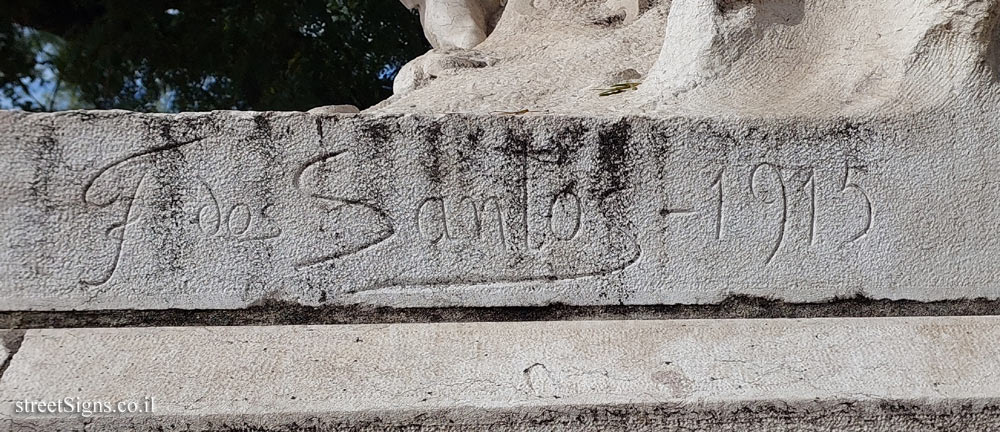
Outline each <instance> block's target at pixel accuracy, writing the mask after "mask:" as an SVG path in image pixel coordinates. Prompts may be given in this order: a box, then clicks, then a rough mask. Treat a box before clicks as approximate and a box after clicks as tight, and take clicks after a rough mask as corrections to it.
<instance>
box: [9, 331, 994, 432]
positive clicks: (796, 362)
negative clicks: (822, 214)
mask: <svg viewBox="0 0 1000 432" xmlns="http://www.w3.org/2000/svg"><path fill="white" fill-rule="evenodd" d="M998 340H1000V317H933V318H831V319H806V320H796V319H761V320H669V321H563V322H508V323H439V324H385V325H374V324H365V325H340V326H273V327H173V328H108V329H45V330H29V331H27V333H26V335H25V337H24V340H23V343H22V345H21V347H20V349H19V351H18V352H17V353H16V354H15V355H14V357H13V360H12V361H11V363H10V367H9V368H8V369H7V370H6V372H5V373H4V375H3V377H2V378H0V410H2V411H0V413H2V414H0V415H2V416H3V417H0V418H2V419H3V420H0V421H3V422H6V423H7V424H9V425H10V426H11V428H12V429H13V430H17V431H20V430H82V429H84V427H86V430H87V431H120V430H140V431H152V430H156V431H164V430H166V431H180V430H184V431H208V430H212V431H286V432H287V431H332V430H348V429H349V430H365V429H371V430H383V429H406V430H470V429H489V430H509V431H525V430H549V431H551V430H595V431H598V430H600V431H605V430H671V429H684V430H689V429H708V430H734V431H735V430H748V429H751V430H762V429H766V430H793V429H794V430H817V431H818V430H830V431H832V430H837V431H844V430H847V431H861V430H865V431H868V430H906V431H923V430H996V429H997V428H1000V373H998V371H1000V344H998V343H997V341H998ZM66 398H71V400H70V401H69V402H71V404H69V405H72V406H73V408H79V407H80V406H81V405H82V404H79V403H77V401H88V402H99V403H107V404H111V405H109V406H111V407H116V406H117V403H118V402H134V403H135V408H136V409H137V410H145V409H146V408H147V407H151V408H152V409H151V412H137V413H131V414H122V413H106V412H105V413H96V412H93V411H95V410H94V409H93V407H91V410H90V411H91V412H90V413H89V414H88V415H84V414H83V413H81V412H78V411H79V410H78V409H77V410H76V411H77V412H65V411H74V410H73V409H70V407H69V405H67V404H62V405H61V406H62V408H63V411H64V412H63V413H57V414H48V413H40V412H38V409H37V404H35V405H34V406H36V408H35V412H34V413H30V412H29V413H25V412H15V411H18V410H25V409H27V408H28V407H30V406H32V405H31V403H32V402H33V401H62V400H64V399H66ZM77 398H78V399H77ZM19 404H20V405H19ZM147 404H148V405H147ZM19 406H20V407H21V408H18V407H19ZM123 407H124V408H128V405H127V404H126V405H124V406H123ZM57 410H58V407H57ZM685 428H687V429H685Z"/></svg>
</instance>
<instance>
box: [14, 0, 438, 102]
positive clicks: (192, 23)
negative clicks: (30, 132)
mask: <svg viewBox="0 0 1000 432" xmlns="http://www.w3.org/2000/svg"><path fill="white" fill-rule="evenodd" d="M0 1H2V2H4V4H3V5H2V6H0V16H7V17H10V18H9V20H7V21H6V22H0V94H2V95H3V96H4V97H6V98H7V99H8V100H9V101H11V103H12V104H13V105H15V106H18V107H20V108H23V109H28V110H52V109H58V108H78V107H93V108H101V109H111V108H121V109H129V110H136V111H164V110H167V111H189V110H191V111H194V110H212V109H254V110H306V109H309V108H313V107H316V106H321V105H331V104H353V105H357V106H359V107H362V108H364V107H367V106H370V105H372V104H374V103H376V102H378V101H380V100H382V99H384V98H386V97H388V96H389V95H390V94H391V78H392V76H393V75H394V73H395V71H396V70H398V68H399V67H400V66H401V65H402V64H403V63H405V62H406V61H407V60H409V59H412V58H414V57H416V56H417V55H420V54H422V53H423V52H425V51H426V50H427V49H429V46H428V45H427V42H426V41H425V40H424V37H423V33H422V32H421V29H420V23H419V20H418V18H417V17H416V15H414V14H413V13H410V12H408V11H407V10H406V9H405V8H403V7H402V5H400V4H398V3H397V2H395V1H391V0H266V1H265V0H255V1H231V0H173V1H165V0H143V1H135V0H77V1H73V0H56V1H44V2H41V1H27V0H26V1H22V2H19V3H17V4H11V3H9V2H10V1H11V0H0Z"/></svg>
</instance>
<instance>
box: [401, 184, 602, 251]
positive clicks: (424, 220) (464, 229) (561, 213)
mask: <svg viewBox="0 0 1000 432" xmlns="http://www.w3.org/2000/svg"><path fill="white" fill-rule="evenodd" d="M515 201H517V199H516V198H515V197H513V196H510V197H505V198H498V197H495V196H489V197H485V198H479V199H475V198H472V197H469V196H462V197H459V198H450V197H430V198H425V199H424V200H423V201H421V202H420V203H419V204H418V205H417V208H416V212H415V219H414V220H415V222H414V223H415V225H416V226H417V231H418V232H419V233H420V236H421V237H422V238H423V240H425V241H427V242H429V243H430V244H437V243H439V242H442V241H457V240H475V241H478V242H481V243H483V244H499V245H506V244H508V243H509V242H511V241H514V240H515V239H514V238H513V236H511V235H510V233H511V232H512V231H514V230H517V231H518V232H522V233H523V232H527V233H532V232H534V231H535V230H534V229H532V227H525V226H521V227H518V226H516V224H523V223H528V222H527V219H526V218H524V219H523V220H514V221H511V220H509V218H505V217H504V211H503V210H504V208H505V207H504V204H508V205H510V203H514V202H515ZM516 205H521V204H520V203H517V204H516ZM532 210H533V209H528V208H525V209H523V211H526V212H527V211H532ZM545 215H546V216H545V218H544V222H542V223H543V224H544V225H545V228H546V230H545V237H547V238H548V239H549V240H550V241H552V240H555V241H570V240H573V238H575V237H576V235H577V233H579V231H580V223H581V218H582V216H583V207H582V204H581V201H580V198H579V197H578V196H577V195H576V194H574V193H573V192H570V191H562V192H559V193H556V194H554V195H553V196H552V198H551V200H550V203H549V206H548V212H546V213H545ZM515 219H521V218H515ZM512 225H515V226H512ZM527 244H528V245H539V246H538V247H540V245H543V244H545V242H544V241H542V242H532V241H530V239H529V240H528V241H527Z"/></svg>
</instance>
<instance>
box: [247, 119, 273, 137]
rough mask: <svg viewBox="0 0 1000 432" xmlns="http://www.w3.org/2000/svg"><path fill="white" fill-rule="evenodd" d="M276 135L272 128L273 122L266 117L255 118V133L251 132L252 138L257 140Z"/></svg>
mask: <svg viewBox="0 0 1000 432" xmlns="http://www.w3.org/2000/svg"><path fill="white" fill-rule="evenodd" d="M273 134H274V130H273V128H272V126H271V121H270V120H269V119H268V118H267V116H266V115H263V114H262V115H257V116H254V118H253V132H251V134H250V137H251V138H256V139H265V138H270V137H272V136H273Z"/></svg>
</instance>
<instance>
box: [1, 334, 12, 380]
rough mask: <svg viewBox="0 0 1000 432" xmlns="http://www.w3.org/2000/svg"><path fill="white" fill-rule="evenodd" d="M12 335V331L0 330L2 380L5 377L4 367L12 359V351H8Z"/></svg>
mask: <svg viewBox="0 0 1000 432" xmlns="http://www.w3.org/2000/svg"><path fill="white" fill-rule="evenodd" d="M10 334H11V331H10V330H0V378H2V377H3V370H4V366H5V365H6V364H7V359H8V358H10V350H8V349H7V339H8V337H9V335H10Z"/></svg>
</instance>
